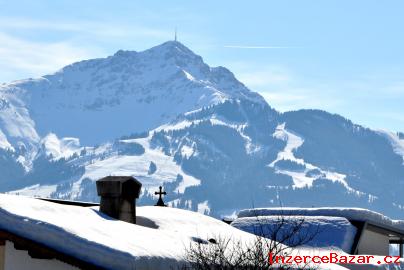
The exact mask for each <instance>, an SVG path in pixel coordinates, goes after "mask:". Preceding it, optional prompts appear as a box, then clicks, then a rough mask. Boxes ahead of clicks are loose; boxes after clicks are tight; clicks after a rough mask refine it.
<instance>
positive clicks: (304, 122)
mask: <svg viewBox="0 0 404 270" xmlns="http://www.w3.org/2000/svg"><path fill="white" fill-rule="evenodd" d="M0 111H1V114H0V147H1V149H0V157H1V158H0V169H2V170H3V171H5V173H4V175H3V176H0V190H2V191H6V192H11V193H17V194H25V195H30V196H34V195H39V196H48V197H54V198H62V199H77V200H97V199H98V197H97V195H96V193H95V186H94V181H95V180H97V179H98V178H100V177H103V176H105V175H114V174H115V175H117V174H128V175H133V176H135V177H136V178H138V179H139V180H140V181H141V182H142V183H143V184H144V185H143V186H144V191H143V194H142V198H141V199H140V204H150V203H152V201H153V199H154V197H153V190H154V189H155V188H156V187H157V186H159V185H163V186H164V187H165V189H166V190H167V191H168V192H169V195H168V196H167V200H168V202H169V204H170V205H171V206H176V207H180V208H187V209H192V210H195V211H199V212H203V213H206V214H210V215H214V216H223V215H232V214H234V212H235V211H238V210H240V209H242V208H249V207H251V206H253V205H255V206H270V205H279V204H280V203H285V204H287V205H290V206H312V205H316V206H319V205H320V206H321V205H322V206H330V205H338V206H361V207H366V208H371V209H373V210H378V211H384V212H387V213H389V214H390V215H392V216H397V215H401V214H402V210H403V208H404V200H403V199H401V197H400V194H401V193H402V192H404V165H403V156H404V155H401V154H402V153H404V152H402V151H401V150H402V149H404V146H403V145H404V140H403V139H401V138H400V137H399V136H398V135H395V134H393V133H388V132H384V133H383V132H381V131H374V130H371V129H368V128H364V127H362V126H360V125H357V124H354V123H352V121H350V120H348V119H346V118H344V117H342V116H339V115H336V114H330V113H328V112H325V111H321V110H298V111H291V112H285V113H280V112H278V111H276V110H275V109H273V108H272V107H271V106H270V105H269V104H268V103H267V102H266V101H265V100H264V98H263V97H262V96H260V95H259V94H258V93H255V92H252V91H251V90H249V89H248V88H247V87H246V86H245V85H244V84H243V83H241V82H239V81H238V80H237V79H236V78H235V76H234V74H233V73H231V71H229V70H227V69H226V68H224V67H214V68H212V67H209V66H208V65H207V64H205V63H204V62H203V59H202V57H200V56H198V55H196V54H194V53H193V52H192V51H191V50H189V49H188V48H187V47H185V46H184V45H183V44H181V43H179V42H176V41H169V42H166V43H163V44H161V45H158V46H155V47H153V48H151V49H148V50H145V51H142V52H134V51H122V50H120V51H118V52H116V53H115V54H114V55H112V56H109V57H107V58H99V59H92V60H85V61H80V62H77V63H74V64H72V65H69V66H67V67H65V68H63V69H61V70H59V71H58V72H56V73H54V74H51V75H45V76H43V77H41V78H39V79H31V80H24V81H17V82H12V83H10V84H3V85H1V86H0ZM386 187H387V188H388V190H386ZM224 191H225V192H224ZM234 198H237V200H235V199H234Z"/></svg>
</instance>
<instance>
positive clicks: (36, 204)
mask: <svg viewBox="0 0 404 270" xmlns="http://www.w3.org/2000/svg"><path fill="white" fill-rule="evenodd" d="M136 212H137V220H138V224H136V225H135V224H130V223H126V222H122V221H117V220H114V219H110V218H108V217H107V216H105V215H102V214H100V213H99V212H98V210H97V209H95V208H94V209H92V208H86V207H78V206H69V205H60V204H56V203H51V202H46V201H41V200H37V199H31V198H25V197H22V196H14V195H0V228H1V229H7V230H8V231H10V232H11V233H15V234H17V235H19V236H22V237H25V238H28V239H33V240H35V241H37V242H39V243H43V244H45V245H47V246H49V247H51V248H54V249H56V250H59V251H60V252H63V253H66V254H69V255H72V256H74V257H76V258H79V259H84V260H86V261H89V262H92V263H94V264H96V265H100V266H103V267H104V268H106V269H117V270H118V269H119V270H125V269H134V268H135V267H136V269H139V270H141V269H154V270H158V269H170V266H173V267H177V266H178V265H179V263H181V262H182V261H183V260H184V259H183V258H184V256H185V254H186V248H187V247H189V246H190V245H191V244H192V243H193V241H194V240H193V239H202V240H205V241H206V240H207V239H210V238H217V237H219V236H220V237H224V238H231V239H235V240H242V241H243V242H245V243H247V242H249V241H254V239H255V236H253V235H252V234H248V233H245V232H242V231H240V230H238V229H235V228H233V227H231V226H230V225H227V224H225V223H224V222H222V221H219V220H216V219H214V218H211V217H208V216H205V215H201V214H199V213H195V212H191V211H186V210H180V209H175V208H170V207H154V206H146V207H138V208H137V210H136ZM78 221H80V222H78Z"/></svg>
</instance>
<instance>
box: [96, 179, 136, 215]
mask: <svg viewBox="0 0 404 270" xmlns="http://www.w3.org/2000/svg"><path fill="white" fill-rule="evenodd" d="M141 187H142V184H141V183H140V182H139V181H138V180H136V179H135V178H133V177H132V176H107V177H104V178H101V179H100V180H98V181H97V193H98V196H101V201H100V211H101V212H102V213H104V214H106V215H108V216H110V217H113V218H116V219H119V220H122V221H126V222H130V223H136V199H137V198H139V195H140V188H141Z"/></svg>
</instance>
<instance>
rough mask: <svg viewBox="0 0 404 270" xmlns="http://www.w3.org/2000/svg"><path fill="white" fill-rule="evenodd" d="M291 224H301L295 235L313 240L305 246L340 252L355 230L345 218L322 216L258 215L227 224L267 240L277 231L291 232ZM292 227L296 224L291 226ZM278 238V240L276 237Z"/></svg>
mask: <svg viewBox="0 0 404 270" xmlns="http://www.w3.org/2000/svg"><path fill="white" fill-rule="evenodd" d="M293 224H301V228H300V231H299V233H300V234H302V235H308V237H313V239H312V240H311V241H309V242H308V243H306V245H307V246H312V247H322V248H329V249H341V250H343V251H345V252H348V253H349V252H351V248H352V244H353V241H354V238H355V235H356V227H355V226H353V225H352V224H351V223H350V222H349V221H348V220H347V219H346V218H342V217H326V216H305V217H302V216H286V215H285V216H258V217H240V218H237V219H235V220H234V221H233V222H232V223H231V225H232V226H234V227H236V228H238V229H241V230H243V231H245V232H249V233H258V234H261V235H265V236H267V237H269V238H271V236H273V232H274V231H277V230H278V229H280V230H281V231H282V232H281V233H288V232H290V231H292V230H293V228H294V227H293ZM295 226H296V225H295ZM278 237H280V236H279V235H278Z"/></svg>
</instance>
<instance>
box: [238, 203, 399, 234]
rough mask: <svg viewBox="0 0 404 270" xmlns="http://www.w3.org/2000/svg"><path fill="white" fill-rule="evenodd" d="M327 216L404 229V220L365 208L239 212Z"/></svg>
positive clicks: (246, 213) (243, 213)
mask: <svg viewBox="0 0 404 270" xmlns="http://www.w3.org/2000/svg"><path fill="white" fill-rule="evenodd" d="M280 215H282V216H327V217H344V218H346V219H348V220H358V221H368V222H372V223H373V224H376V225H382V226H390V227H394V228H397V229H399V230H404V220H394V219H391V218H389V217H387V216H384V215H382V214H380V213H377V212H374V211H371V210H368V209H363V208H345V207H319V208H300V207H299V208H295V207H283V208H278V207H275V208H256V209H245V210H241V211H240V212H239V214H238V217H239V218H242V217H256V216H280Z"/></svg>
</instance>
